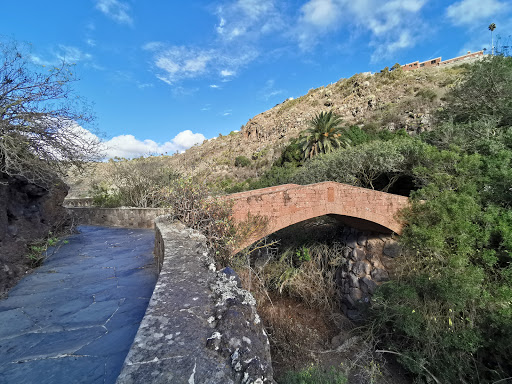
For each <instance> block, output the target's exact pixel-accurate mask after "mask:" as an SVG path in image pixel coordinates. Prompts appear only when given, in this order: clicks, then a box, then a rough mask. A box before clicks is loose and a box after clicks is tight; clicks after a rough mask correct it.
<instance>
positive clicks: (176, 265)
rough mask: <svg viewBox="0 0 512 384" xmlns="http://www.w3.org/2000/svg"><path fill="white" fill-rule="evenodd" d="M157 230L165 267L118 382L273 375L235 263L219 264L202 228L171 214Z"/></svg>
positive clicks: (259, 379)
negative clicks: (176, 219) (231, 266)
mask: <svg viewBox="0 0 512 384" xmlns="http://www.w3.org/2000/svg"><path fill="white" fill-rule="evenodd" d="M155 230H156V241H155V256H156V257H157V259H158V264H159V269H160V275H159V278H158V281H157V284H156V287H155V290H154V292H153V295H152V297H151V301H150V303H149V306H148V308H147V310H146V314H145V316H144V319H143V320H142V322H141V325H140V327H139V330H138V332H137V335H136V336H135V340H134V342H133V345H132V347H131V349H130V352H129V353H128V355H127V357H126V360H125V362H124V366H123V369H122V371H121V374H120V376H119V378H118V380H117V383H118V384H128V383H149V382H150V383H177V384H181V383H186V384H193V383H204V384H217V383H226V384H229V383H243V384H249V383H259V384H263V383H273V382H274V381H273V373H272V365H271V359H270V346H269V342H268V338H267V335H266V333H265V330H264V327H263V324H262V322H261V320H260V318H259V316H258V314H257V313H256V308H255V304H256V303H255V300H254V298H253V297H252V295H251V294H250V293H249V292H247V291H245V290H243V289H241V284H240V280H239V279H238V277H237V276H236V274H235V273H234V271H232V270H231V269H229V268H226V269H224V270H222V271H217V270H216V269H215V265H214V263H213V260H212V259H211V258H210V257H209V255H208V248H207V246H206V238H205V237H204V236H203V235H202V234H200V233H199V232H197V231H194V230H192V229H190V228H187V227H185V226H184V225H183V224H181V223H171V222H170V221H169V217H166V216H163V217H159V218H158V219H157V220H156V221H155Z"/></svg>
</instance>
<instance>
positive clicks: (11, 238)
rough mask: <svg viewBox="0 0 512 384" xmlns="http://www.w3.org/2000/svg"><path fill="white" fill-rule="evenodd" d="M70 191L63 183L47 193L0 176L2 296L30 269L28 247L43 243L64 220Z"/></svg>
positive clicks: (19, 179)
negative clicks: (65, 202)
mask: <svg viewBox="0 0 512 384" xmlns="http://www.w3.org/2000/svg"><path fill="white" fill-rule="evenodd" d="M68 189H69V188H68V187H67V186H66V185H65V184H64V183H63V182H61V181H57V182H55V183H54V185H53V186H52V187H51V188H50V190H46V189H44V188H41V187H39V186H37V185H34V184H31V183H28V182H27V181H25V180H23V179H21V178H18V177H11V176H8V175H6V174H0V296H1V295H3V294H5V292H6V291H7V290H8V289H9V288H11V287H12V286H13V285H14V284H15V283H16V282H17V281H18V280H19V279H20V278H21V277H23V275H24V274H25V273H26V272H27V271H28V269H29V268H30V263H29V259H28V257H27V256H26V254H27V250H28V247H27V244H30V243H31V242H34V241H37V240H41V239H44V238H45V237H46V236H47V235H48V232H49V231H51V230H52V229H53V228H54V227H56V226H58V225H59V224H60V223H62V222H63V221H64V220H65V218H66V211H65V209H64V208H63V207H62V202H63V201H64V198H65V197H66V195H67V192H68Z"/></svg>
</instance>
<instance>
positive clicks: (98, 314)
mask: <svg viewBox="0 0 512 384" xmlns="http://www.w3.org/2000/svg"><path fill="white" fill-rule="evenodd" d="M79 231H80V233H79V234H76V235H73V236H71V237H69V238H68V243H67V244H63V245H61V247H60V248H59V249H57V251H56V252H55V253H54V254H53V255H51V256H49V257H48V258H47V260H46V261H45V262H44V264H43V265H42V266H41V267H40V268H38V269H37V270H35V271H34V272H33V273H32V274H30V275H28V276H26V277H25V278H24V279H23V280H21V281H20V282H19V283H18V285H17V286H16V287H14V288H13V289H12V290H11V291H10V292H9V296H8V298H6V299H4V300H2V301H0V383H1V384H4V383H5V384H11V383H12V384H22V383H28V384H30V383H37V384H45V383H48V384H50V383H51V384H59V383H66V384H68V383H115V381H116V379H117V376H118V375H119V372H120V370H121V367H122V365H123V361H124V359H125V357H126V354H127V353H128V350H129V348H130V346H131V344H132V342H133V339H134V337H135V334H136V333H137V329H138V327H139V323H140V321H141V320H142V317H143V316H144V313H145V311H146V307H147V305H148V302H149V299H150V297H151V294H152V292H153V289H154V286H155V283H156V280H157V272H156V267H155V264H154V260H153V254H152V251H153V246H154V231H153V230H148V229H126V228H106V227H95V226H81V227H79Z"/></svg>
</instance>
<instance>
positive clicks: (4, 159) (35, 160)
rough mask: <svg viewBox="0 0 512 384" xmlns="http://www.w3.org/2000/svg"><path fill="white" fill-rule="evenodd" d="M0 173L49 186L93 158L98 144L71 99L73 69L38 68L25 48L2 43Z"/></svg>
mask: <svg viewBox="0 0 512 384" xmlns="http://www.w3.org/2000/svg"><path fill="white" fill-rule="evenodd" d="M0 53H1V55H2V56H1V58H0V173H3V174H8V175H11V176H20V177H22V178H25V179H27V180H28V181H30V182H33V183H35V184H38V185H40V186H43V187H48V186H49V183H50V182H51V180H52V179H53V178H54V176H56V175H59V174H63V173H65V172H66V170H67V169H68V167H69V166H70V165H74V166H77V167H80V166H81V165H82V164H83V163H84V162H86V161H88V160H92V159H94V158H96V157H97V156H98V154H99V149H100V143H99V140H98V139H97V137H96V136H95V135H93V134H91V133H90V132H89V131H87V130H85V129H83V128H82V127H81V126H82V125H86V124H88V123H91V122H92V116H91V114H90V112H89V110H90V108H89V107H88V105H87V103H86V102H85V101H84V100H83V99H81V98H80V97H79V96H77V95H76V94H75V92H74V91H73V89H72V84H73V82H75V81H76V80H77V78H76V76H75V74H74V73H73V65H70V64H68V63H65V62H62V63H60V64H59V65H57V66H53V65H52V66H46V67H45V66H40V65H36V64H35V63H33V62H32V61H31V56H30V54H29V50H28V48H27V46H26V45H23V44H19V43H17V42H14V41H11V40H6V39H1V38H0Z"/></svg>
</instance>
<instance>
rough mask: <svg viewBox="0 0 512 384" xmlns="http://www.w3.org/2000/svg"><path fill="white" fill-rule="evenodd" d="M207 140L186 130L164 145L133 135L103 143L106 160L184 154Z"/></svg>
mask: <svg viewBox="0 0 512 384" xmlns="http://www.w3.org/2000/svg"><path fill="white" fill-rule="evenodd" d="M205 139H206V138H205V137H204V135H203V134H201V133H193V132H192V131H191V130H185V131H182V132H180V133H178V134H177V135H176V136H175V137H174V138H173V139H172V140H170V141H167V142H165V143H163V144H160V143H157V142H156V141H153V140H149V139H146V140H139V139H137V138H135V136H133V135H120V136H116V137H113V138H112V139H110V140H108V141H104V142H103V147H104V153H105V158H113V157H124V158H134V157H140V156H145V155H151V154H160V153H168V154H173V153H176V152H183V151H185V150H186V149H188V148H190V147H192V146H194V145H195V144H198V143H202V142H203V141H204V140H205Z"/></svg>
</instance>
